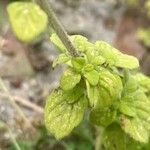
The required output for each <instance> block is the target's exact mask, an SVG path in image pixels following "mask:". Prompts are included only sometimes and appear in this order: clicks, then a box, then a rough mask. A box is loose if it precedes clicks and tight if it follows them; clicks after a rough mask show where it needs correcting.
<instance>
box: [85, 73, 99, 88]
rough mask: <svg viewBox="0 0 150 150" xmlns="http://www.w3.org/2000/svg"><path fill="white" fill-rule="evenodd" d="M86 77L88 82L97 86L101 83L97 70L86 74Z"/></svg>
mask: <svg viewBox="0 0 150 150" xmlns="http://www.w3.org/2000/svg"><path fill="white" fill-rule="evenodd" d="M84 77H85V78H86V79H87V80H88V82H89V83H90V84H91V85H93V86H95V85H97V84H98V81H99V73H98V72H97V71H96V70H92V71H89V72H85V73H84Z"/></svg>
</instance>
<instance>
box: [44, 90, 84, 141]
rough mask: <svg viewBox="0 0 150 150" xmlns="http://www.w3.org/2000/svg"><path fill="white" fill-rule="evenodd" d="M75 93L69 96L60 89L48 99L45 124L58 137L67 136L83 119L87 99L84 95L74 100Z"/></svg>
mask: <svg viewBox="0 0 150 150" xmlns="http://www.w3.org/2000/svg"><path fill="white" fill-rule="evenodd" d="M77 90H78V89H77ZM73 94H74V93H73ZM73 94H72V96H71V95H69V97H68V96H67V94H66V93H65V92H64V91H62V90H58V91H54V92H53V93H52V94H51V95H50V96H49V97H48V99H47V103H46V106H45V124H46V126H47V129H48V130H49V131H50V133H52V134H54V135H55V137H56V138H57V139H60V138H62V137H64V136H67V135H68V134H69V133H70V132H71V131H72V129H73V128H74V127H76V126H77V125H79V123H80V122H81V121H82V119H83V115H84V112H85V108H86V106H87V99H86V97H85V96H84V95H83V96H81V97H80V98H78V99H74V101H72V99H71V98H74V95H73ZM82 94H83V93H82ZM70 101H72V103H70Z"/></svg>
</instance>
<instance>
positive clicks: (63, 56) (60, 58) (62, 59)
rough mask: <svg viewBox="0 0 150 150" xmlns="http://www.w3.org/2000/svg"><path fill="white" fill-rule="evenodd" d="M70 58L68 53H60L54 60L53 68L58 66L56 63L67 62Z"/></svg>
mask: <svg viewBox="0 0 150 150" xmlns="http://www.w3.org/2000/svg"><path fill="white" fill-rule="evenodd" d="M69 60H70V57H69V56H67V55H66V54H60V55H59V56H58V57H57V58H56V59H55V60H54V61H53V65H52V66H53V68H54V67H56V65H59V64H63V63H66V62H68V61H69Z"/></svg>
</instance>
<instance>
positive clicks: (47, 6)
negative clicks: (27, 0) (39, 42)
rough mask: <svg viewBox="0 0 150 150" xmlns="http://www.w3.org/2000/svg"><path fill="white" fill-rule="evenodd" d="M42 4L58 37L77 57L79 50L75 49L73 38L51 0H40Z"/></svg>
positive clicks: (72, 54) (73, 55)
mask: <svg viewBox="0 0 150 150" xmlns="http://www.w3.org/2000/svg"><path fill="white" fill-rule="evenodd" d="M38 2H39V4H40V6H41V7H42V8H43V10H44V11H45V12H46V13H47V15H48V19H49V24H50V26H51V27H52V28H53V29H54V31H55V32H56V34H57V35H58V37H59V38H60V39H61V41H62V43H63V44H64V45H65V47H66V48H67V50H68V51H69V53H70V54H71V56H72V57H77V56H78V52H77V50H76V49H75V47H74V45H73V44H72V42H71V40H70V39H69V37H68V34H67V32H66V31H65V29H64V27H63V26H62V25H61V23H60V22H59V20H58V18H57V17H56V15H55V13H54V11H53V9H52V7H51V3H50V1H49V0H38Z"/></svg>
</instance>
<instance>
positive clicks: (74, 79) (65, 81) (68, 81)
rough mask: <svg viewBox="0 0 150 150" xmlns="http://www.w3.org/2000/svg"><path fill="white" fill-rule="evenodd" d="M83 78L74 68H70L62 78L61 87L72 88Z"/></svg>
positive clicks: (64, 88)
mask: <svg viewBox="0 0 150 150" xmlns="http://www.w3.org/2000/svg"><path fill="white" fill-rule="evenodd" d="M80 80H81V75H80V74H79V73H77V72H76V71H74V70H73V69H72V68H68V69H67V70H65V71H64V73H63V75H62V77H61V79H60V87H61V88H62V89H63V90H70V89H72V88H74V87H75V86H76V85H77V84H78V83H79V82H80Z"/></svg>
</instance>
